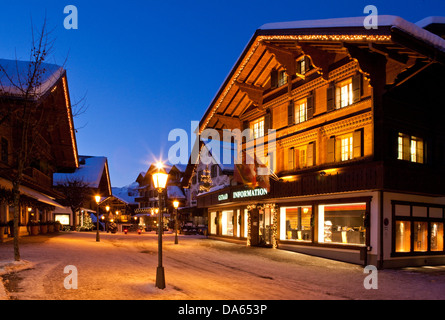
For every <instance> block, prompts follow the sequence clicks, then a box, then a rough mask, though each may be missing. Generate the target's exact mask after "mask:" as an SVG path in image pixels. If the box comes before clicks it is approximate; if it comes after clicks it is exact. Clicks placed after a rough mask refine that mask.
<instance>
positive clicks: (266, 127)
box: [264, 112, 272, 135]
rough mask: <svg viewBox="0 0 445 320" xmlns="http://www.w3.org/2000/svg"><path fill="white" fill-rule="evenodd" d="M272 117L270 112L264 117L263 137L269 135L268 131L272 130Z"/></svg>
mask: <svg viewBox="0 0 445 320" xmlns="http://www.w3.org/2000/svg"><path fill="white" fill-rule="evenodd" d="M271 120H272V117H271V114H270V112H269V113H266V114H265V115H264V135H267V134H268V133H269V129H272V126H271V125H272V123H271Z"/></svg>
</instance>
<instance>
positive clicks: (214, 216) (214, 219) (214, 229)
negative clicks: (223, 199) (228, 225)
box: [210, 212, 218, 234]
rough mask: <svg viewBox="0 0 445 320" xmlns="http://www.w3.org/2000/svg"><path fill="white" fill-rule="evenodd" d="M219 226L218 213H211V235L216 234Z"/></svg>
mask: <svg viewBox="0 0 445 320" xmlns="http://www.w3.org/2000/svg"><path fill="white" fill-rule="evenodd" d="M217 224H218V219H217V213H216V212H210V234H216V232H217Z"/></svg>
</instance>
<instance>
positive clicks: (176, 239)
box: [173, 200, 179, 244]
mask: <svg viewBox="0 0 445 320" xmlns="http://www.w3.org/2000/svg"><path fill="white" fill-rule="evenodd" d="M173 207H175V211H176V212H175V244H178V207H179V201H178V200H175V201H173Z"/></svg>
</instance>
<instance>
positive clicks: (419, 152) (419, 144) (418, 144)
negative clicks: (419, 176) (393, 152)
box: [416, 139, 424, 163]
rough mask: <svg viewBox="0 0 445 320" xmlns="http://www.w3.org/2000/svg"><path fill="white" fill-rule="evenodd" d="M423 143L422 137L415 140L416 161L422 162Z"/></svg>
mask: <svg viewBox="0 0 445 320" xmlns="http://www.w3.org/2000/svg"><path fill="white" fill-rule="evenodd" d="M423 146H424V143H423V140H422V139H418V140H417V142H416V158H417V162H418V163H424V156H423V155H424V148H423Z"/></svg>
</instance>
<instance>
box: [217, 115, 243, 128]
mask: <svg viewBox="0 0 445 320" xmlns="http://www.w3.org/2000/svg"><path fill="white" fill-rule="evenodd" d="M213 117H214V118H215V119H217V120H218V122H219V123H221V124H222V125H223V128H229V129H235V128H237V129H242V123H241V120H240V119H239V118H238V117H229V116H226V115H222V114H214V115H213Z"/></svg>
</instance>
